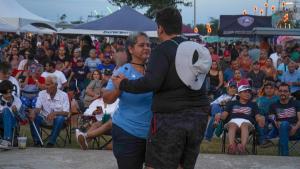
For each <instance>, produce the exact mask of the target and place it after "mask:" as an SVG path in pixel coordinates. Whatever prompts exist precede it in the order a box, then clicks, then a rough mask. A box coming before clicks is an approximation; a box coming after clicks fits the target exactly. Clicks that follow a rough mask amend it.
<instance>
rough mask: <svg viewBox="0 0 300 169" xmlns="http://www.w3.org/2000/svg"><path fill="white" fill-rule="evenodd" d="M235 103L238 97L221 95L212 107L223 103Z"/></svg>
mask: <svg viewBox="0 0 300 169" xmlns="http://www.w3.org/2000/svg"><path fill="white" fill-rule="evenodd" d="M228 100H229V101H233V100H236V97H235V96H230V95H229V94H227V93H226V94H223V95H221V96H220V97H218V98H217V99H216V100H215V101H213V102H211V103H210V105H213V104H221V102H223V101H228Z"/></svg>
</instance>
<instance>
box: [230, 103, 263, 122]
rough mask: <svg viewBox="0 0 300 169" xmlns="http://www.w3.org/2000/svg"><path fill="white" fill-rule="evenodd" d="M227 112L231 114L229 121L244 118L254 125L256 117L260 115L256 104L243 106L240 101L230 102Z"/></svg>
mask: <svg viewBox="0 0 300 169" xmlns="http://www.w3.org/2000/svg"><path fill="white" fill-rule="evenodd" d="M225 111H226V112H228V113H229V117H228V118H229V119H228V120H231V119H234V118H242V119H247V120H249V121H250V122H251V123H252V124H254V123H255V116H256V115H257V114H258V112H259V111H258V106H257V104H256V103H254V102H251V101H250V102H248V103H247V104H241V103H240V102H239V101H233V102H230V103H229V104H228V105H227V106H226V108H225Z"/></svg>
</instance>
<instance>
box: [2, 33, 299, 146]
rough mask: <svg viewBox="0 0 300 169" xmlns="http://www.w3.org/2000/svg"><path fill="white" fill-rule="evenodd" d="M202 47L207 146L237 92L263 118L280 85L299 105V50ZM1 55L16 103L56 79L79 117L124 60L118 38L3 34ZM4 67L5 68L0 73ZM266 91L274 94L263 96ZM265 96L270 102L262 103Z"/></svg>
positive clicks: (291, 46) (263, 45)
mask: <svg viewBox="0 0 300 169" xmlns="http://www.w3.org/2000/svg"><path fill="white" fill-rule="evenodd" d="M206 46H207V48H208V49H209V51H210V54H211V56H212V66H211V69H210V71H209V73H208V75H207V80H206V86H207V90H208V92H209V94H210V96H211V102H212V104H211V105H212V113H211V115H210V117H211V118H210V121H209V125H208V128H207V131H206V135H205V137H206V139H207V140H211V138H212V136H213V132H214V125H213V124H214V123H216V119H215V115H216V114H217V113H218V112H220V111H221V110H218V107H217V108H216V107H214V106H215V104H219V105H221V102H222V104H225V103H224V102H228V100H230V99H231V98H234V97H235V96H236V95H237V93H238V90H237V89H238V88H239V87H240V86H251V92H252V99H253V100H254V101H256V102H257V105H258V108H259V113H260V114H262V115H263V116H264V117H266V118H268V115H269V113H270V112H269V105H271V104H272V103H275V102H276V101H278V100H279V94H278V93H279V92H278V86H279V84H281V83H282V82H284V83H286V84H288V85H289V88H290V93H291V96H293V97H294V98H295V99H296V100H300V69H299V66H300V46H299V44H297V43H295V42H292V43H282V44H277V45H272V44H271V43H269V42H268V41H267V40H266V39H263V40H262V41H261V42H260V44H255V43H250V42H241V41H236V42H234V43H231V44H229V43H227V42H225V43H213V44H206ZM0 51H1V52H0V59H1V65H2V67H0V81H3V80H10V81H11V82H12V83H13V84H15V86H17V88H18V89H16V93H17V96H18V97H21V95H22V93H26V92H27V93H30V92H34V91H41V90H44V89H46V78H47V77H49V76H52V75H54V76H56V78H57V79H56V81H57V87H58V88H59V89H60V90H62V91H66V92H67V93H68V94H69V96H70V95H71V97H72V99H71V100H74V101H76V103H73V105H76V106H75V107H76V108H78V110H80V111H81V112H83V111H84V110H85V109H86V108H88V107H89V105H90V104H91V103H92V102H93V101H94V100H96V99H98V98H101V97H102V92H101V89H102V88H103V87H104V86H106V84H107V82H108V80H109V78H110V77H111V75H112V73H113V71H114V70H115V69H117V68H118V66H120V64H123V63H124V62H126V61H127V60H128V58H127V54H126V49H125V40H124V39H119V38H114V41H108V39H107V38H99V39H95V40H92V39H91V38H90V37H89V36H82V37H78V38H77V37H76V38H72V37H70V38H65V37H61V36H57V35H33V36H29V35H22V36H19V35H16V34H6V35H0ZM122 58H123V59H122ZM124 58H126V59H125V60H124ZM4 63H7V64H8V65H9V66H8V67H6V66H4V67H3V65H5V64H4ZM268 86H270V87H271V88H272V89H274V92H271V93H270V91H266V88H267V87H268ZM231 88H232V89H231ZM226 94H227V95H229V97H227V98H226V99H221V100H222V101H217V102H213V101H216V100H218V98H220V97H222V96H223V95H226ZM266 95H267V96H269V97H268V98H271V99H273V100H272V101H269V100H268V99H267V98H264V97H266ZM273 96H274V98H273ZM228 98H230V99H228ZM266 100H267V101H266ZM22 101H24V99H23V100H22ZM25 101H26V100H25ZM266 105H267V106H266ZM216 109H217V110H216ZM222 111H223V110H222ZM273 129H274V128H272V129H271V130H273ZM269 132H270V131H268V132H265V131H264V129H262V131H260V144H261V145H265V144H267V142H268V141H267V140H268V139H267V138H269V135H268V133H269ZM273 132H274V131H273ZM275 135H276V134H275ZM273 136H274V134H273Z"/></svg>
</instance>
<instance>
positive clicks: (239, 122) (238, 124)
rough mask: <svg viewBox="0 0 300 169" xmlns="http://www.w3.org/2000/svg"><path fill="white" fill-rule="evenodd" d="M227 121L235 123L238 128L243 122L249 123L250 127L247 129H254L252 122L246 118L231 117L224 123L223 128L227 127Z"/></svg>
mask: <svg viewBox="0 0 300 169" xmlns="http://www.w3.org/2000/svg"><path fill="white" fill-rule="evenodd" d="M229 123H234V124H236V125H237V126H238V127H239V128H240V127H241V126H242V124H243V123H249V124H250V128H249V129H254V126H253V124H252V123H251V122H250V121H249V120H247V119H242V118H235V119H231V120H230V121H229V122H228V123H226V124H225V125H224V128H226V129H228V127H229Z"/></svg>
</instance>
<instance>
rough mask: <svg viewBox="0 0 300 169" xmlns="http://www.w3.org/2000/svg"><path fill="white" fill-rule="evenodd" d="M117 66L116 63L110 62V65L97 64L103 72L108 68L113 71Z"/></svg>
mask: <svg viewBox="0 0 300 169" xmlns="http://www.w3.org/2000/svg"><path fill="white" fill-rule="evenodd" d="M115 67H116V66H115V65H114V64H109V65H104V64H100V65H98V66H97V69H98V70H100V71H101V73H102V74H104V71H105V70H106V69H109V70H111V72H113V70H114V69H115Z"/></svg>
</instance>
